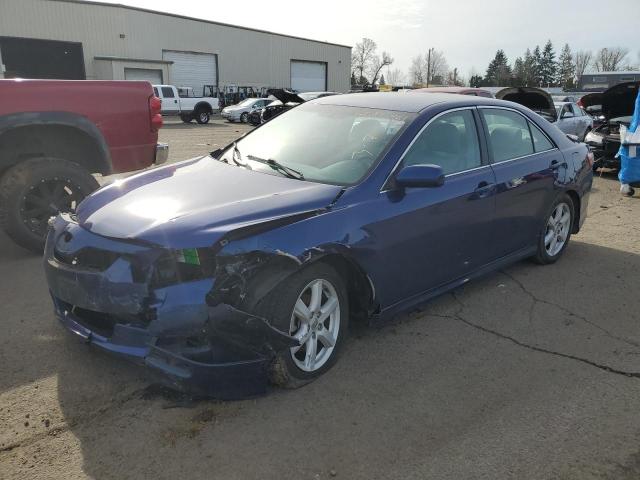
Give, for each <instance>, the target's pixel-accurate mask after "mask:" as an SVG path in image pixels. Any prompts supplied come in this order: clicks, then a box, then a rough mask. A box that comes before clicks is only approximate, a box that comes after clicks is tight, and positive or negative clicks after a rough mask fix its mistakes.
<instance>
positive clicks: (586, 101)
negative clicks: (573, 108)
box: [578, 92, 602, 115]
mask: <svg viewBox="0 0 640 480" xmlns="http://www.w3.org/2000/svg"><path fill="white" fill-rule="evenodd" d="M578 105H580V106H581V107H582V108H584V109H585V110H586V111H587V113H589V114H591V115H599V114H600V113H601V111H602V93H601V92H594V93H588V94H587V95H585V96H584V97H582V98H581V99H580V100H579V101H578Z"/></svg>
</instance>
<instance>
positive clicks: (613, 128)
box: [582, 81, 640, 168]
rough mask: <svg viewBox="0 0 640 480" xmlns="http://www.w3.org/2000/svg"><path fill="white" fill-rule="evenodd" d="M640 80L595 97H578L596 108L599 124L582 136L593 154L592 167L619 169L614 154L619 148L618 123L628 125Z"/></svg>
mask: <svg viewBox="0 0 640 480" xmlns="http://www.w3.org/2000/svg"><path fill="white" fill-rule="evenodd" d="M639 87H640V82H638V81H636V82H626V83H619V84H617V85H614V86H613V87H611V88H609V89H607V90H605V91H604V92H602V93H601V94H598V95H597V96H593V97H591V98H585V97H583V98H582V102H583V105H584V106H585V108H586V109H587V111H589V108H593V107H595V108H597V107H598V106H599V108H600V112H599V113H600V115H601V117H602V118H601V120H600V125H599V126H597V127H595V128H594V129H593V130H592V131H591V132H589V133H588V134H587V135H586V137H585V142H586V143H587V145H589V147H590V148H591V149H592V150H593V152H594V155H595V164H594V168H598V167H607V168H620V159H619V158H616V154H617V153H618V150H619V149H620V125H625V126H627V127H628V126H629V124H630V123H631V116H632V115H633V109H634V106H635V100H636V97H637V96H638V88H639Z"/></svg>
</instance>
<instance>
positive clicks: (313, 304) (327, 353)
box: [289, 279, 340, 372]
mask: <svg viewBox="0 0 640 480" xmlns="http://www.w3.org/2000/svg"><path fill="white" fill-rule="evenodd" d="M339 332H340V299H339V297H338V294H337V292H336V289H335V288H334V286H333V285H332V284H331V283H330V282H328V281H327V280H324V279H316V280H313V281H312V282H309V283H308V284H307V286H306V287H304V289H303V290H302V293H300V295H299V296H298V299H297V300H296V303H295V306H294V309H293V313H292V314H291V324H290V327H289V334H290V335H291V336H292V337H294V338H296V339H297V340H298V341H299V342H300V345H299V346H295V347H292V348H291V350H290V352H291V358H292V359H293V362H294V363H295V365H296V366H297V367H298V368H299V369H300V370H303V371H305V372H314V371H316V370H318V369H320V368H321V367H322V366H323V365H324V364H325V363H327V361H328V360H329V358H330V357H331V354H332V352H333V349H334V347H335V345H336V341H337V339H338V333H339Z"/></svg>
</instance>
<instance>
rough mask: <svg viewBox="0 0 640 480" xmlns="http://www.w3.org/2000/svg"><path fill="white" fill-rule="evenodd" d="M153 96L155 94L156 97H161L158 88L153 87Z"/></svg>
mask: <svg viewBox="0 0 640 480" xmlns="http://www.w3.org/2000/svg"><path fill="white" fill-rule="evenodd" d="M153 94H154V95H155V96H156V97H159V96H160V95H158V89H157V88H156V87H153Z"/></svg>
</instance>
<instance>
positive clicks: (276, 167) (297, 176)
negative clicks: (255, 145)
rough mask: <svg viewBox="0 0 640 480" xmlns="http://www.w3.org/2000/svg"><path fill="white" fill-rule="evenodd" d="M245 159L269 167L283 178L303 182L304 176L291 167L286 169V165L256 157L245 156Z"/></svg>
mask: <svg viewBox="0 0 640 480" xmlns="http://www.w3.org/2000/svg"><path fill="white" fill-rule="evenodd" d="M247 158H248V159H249V160H253V161H254V162H259V163H264V164H265V165H269V166H270V167H271V168H273V169H274V170H276V171H277V172H280V173H281V174H283V175H284V176H285V177H289V178H295V179H296V180H304V175H303V174H302V172H299V171H298V170H294V169H293V168H291V167H287V166H286V165H283V164H281V163H279V162H276V161H275V160H273V159H272V158H267V159H264V158H260V157H256V156H255V155H247Z"/></svg>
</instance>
